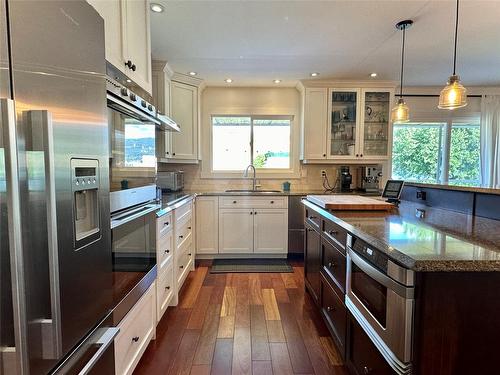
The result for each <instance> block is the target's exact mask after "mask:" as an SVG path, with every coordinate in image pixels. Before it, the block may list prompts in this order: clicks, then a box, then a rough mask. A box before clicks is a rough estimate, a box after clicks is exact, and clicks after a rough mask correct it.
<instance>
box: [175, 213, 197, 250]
mask: <svg viewBox="0 0 500 375" xmlns="http://www.w3.org/2000/svg"><path fill="white" fill-rule="evenodd" d="M192 222H193V218H192V217H191V216H189V217H188V219H187V220H186V221H185V222H184V223H182V224H179V226H177V227H176V229H175V237H176V238H175V247H176V249H180V248H181V247H183V246H184V244H186V243H189V241H191V240H192V235H191V234H192V231H193V224H192Z"/></svg>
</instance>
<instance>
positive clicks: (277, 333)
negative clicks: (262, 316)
mask: <svg viewBox="0 0 500 375" xmlns="http://www.w3.org/2000/svg"><path fill="white" fill-rule="evenodd" d="M266 326H267V336H268V338H269V342H286V339H285V334H284V333H283V327H282V326H281V320H266Z"/></svg>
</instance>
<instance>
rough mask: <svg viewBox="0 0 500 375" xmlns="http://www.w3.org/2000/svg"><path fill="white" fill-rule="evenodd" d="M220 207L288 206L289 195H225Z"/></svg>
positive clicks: (220, 201)
mask: <svg viewBox="0 0 500 375" xmlns="http://www.w3.org/2000/svg"><path fill="white" fill-rule="evenodd" d="M219 207H220V208H288V199H287V197H279V196H271V197H270V196H265V197H261V196H223V197H222V198H221V199H220V200H219Z"/></svg>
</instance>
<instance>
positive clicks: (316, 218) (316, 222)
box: [305, 208, 321, 230]
mask: <svg viewBox="0 0 500 375" xmlns="http://www.w3.org/2000/svg"><path fill="white" fill-rule="evenodd" d="M305 211H306V217H305V221H306V222H307V223H309V224H310V225H311V226H312V227H313V228H315V229H318V230H319V229H320V228H321V216H320V215H319V214H318V213H317V212H316V211H313V210H311V209H310V208H306V210H305Z"/></svg>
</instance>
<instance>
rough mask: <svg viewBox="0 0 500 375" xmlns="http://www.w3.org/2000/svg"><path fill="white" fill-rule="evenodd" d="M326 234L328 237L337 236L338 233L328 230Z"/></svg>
mask: <svg viewBox="0 0 500 375" xmlns="http://www.w3.org/2000/svg"><path fill="white" fill-rule="evenodd" d="M328 234H329V235H330V236H336V235H337V234H339V232H338V231H337V230H329V231H328Z"/></svg>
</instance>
